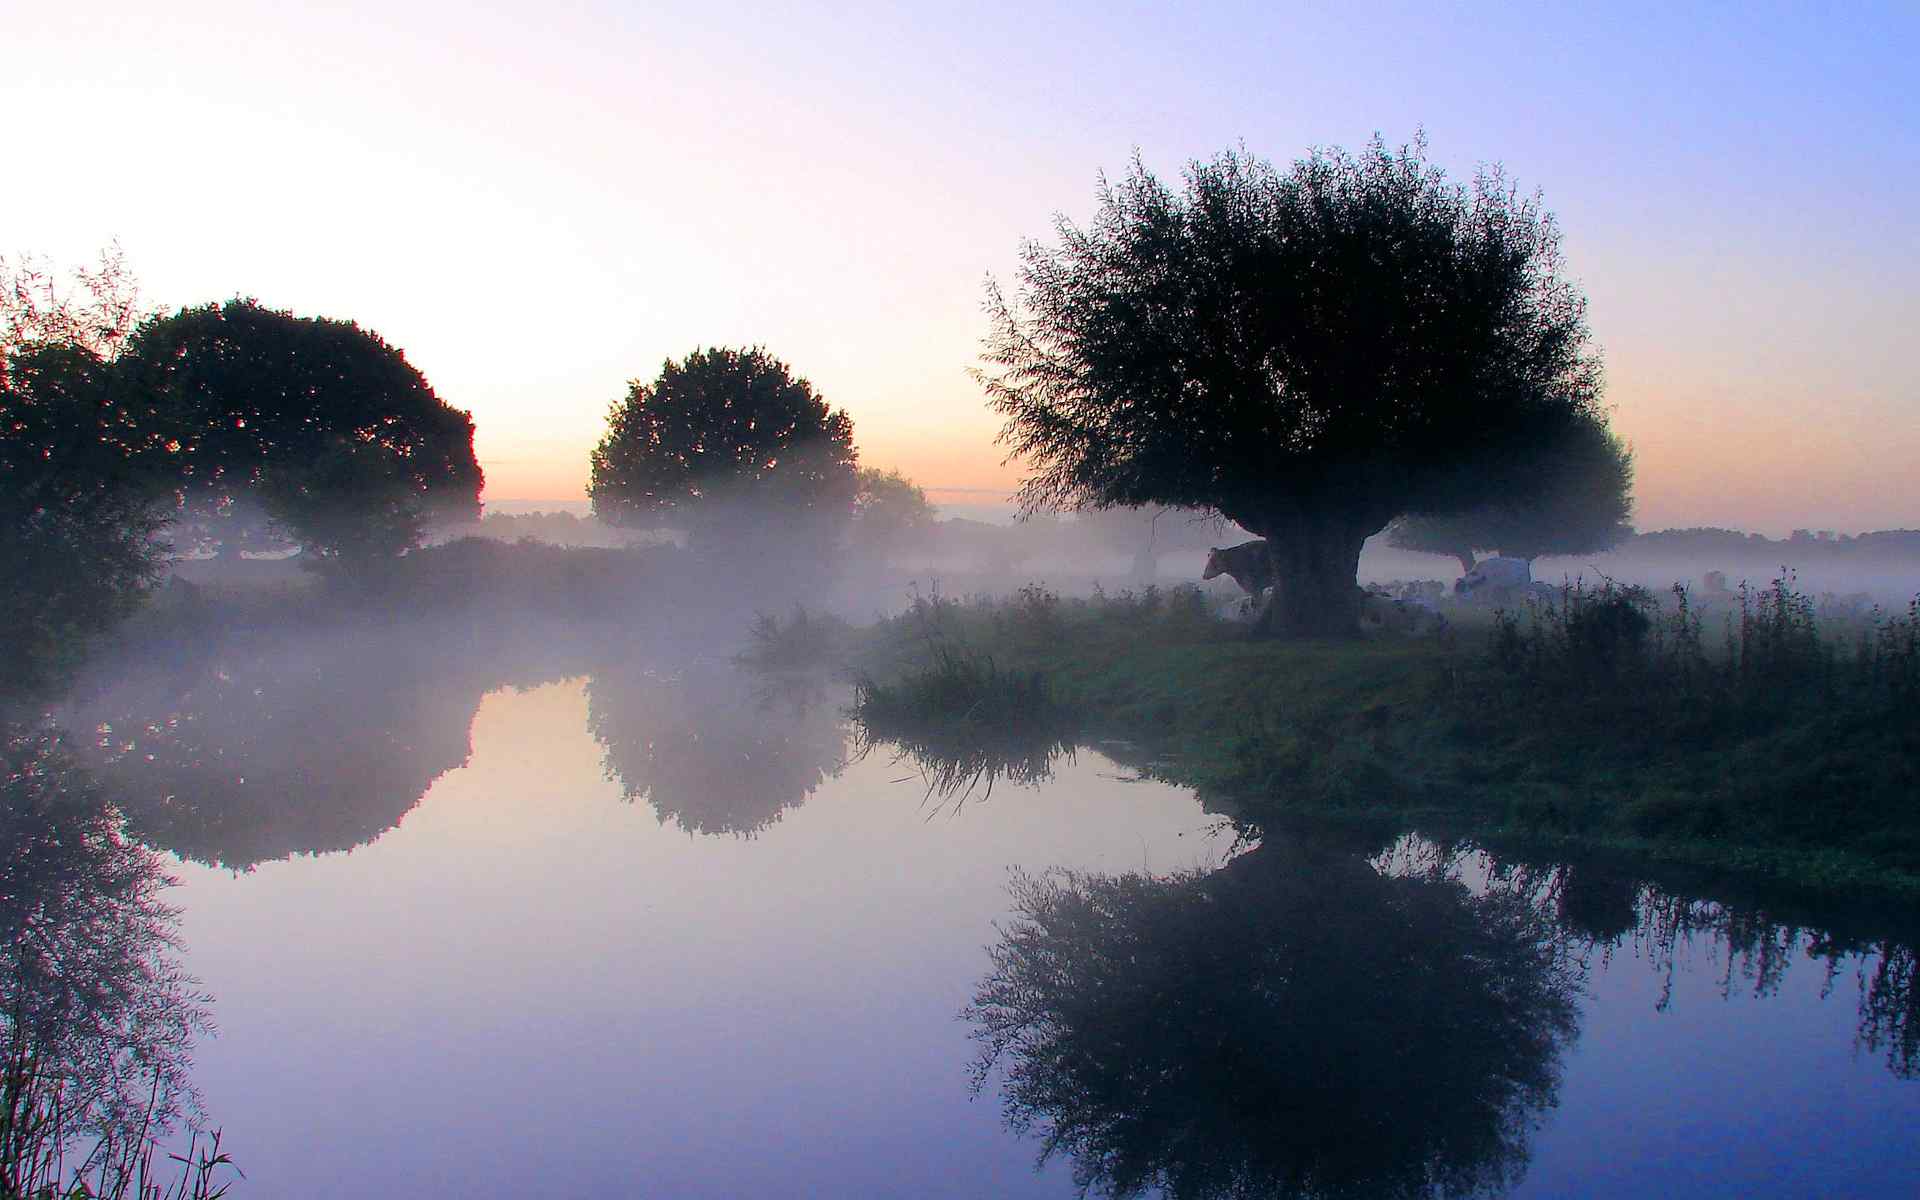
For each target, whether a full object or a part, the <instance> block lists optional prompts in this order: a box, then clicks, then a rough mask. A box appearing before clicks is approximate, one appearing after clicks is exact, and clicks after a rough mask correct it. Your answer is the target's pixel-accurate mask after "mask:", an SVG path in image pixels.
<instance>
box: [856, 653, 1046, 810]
mask: <svg viewBox="0 0 1920 1200" xmlns="http://www.w3.org/2000/svg"><path fill="white" fill-rule="evenodd" d="M853 715H854V718H855V719H856V720H857V721H858V722H859V725H860V737H861V743H862V749H863V750H864V749H868V748H871V747H872V746H874V745H875V744H877V743H880V742H892V743H894V744H896V745H898V746H899V747H900V749H901V751H902V753H903V755H904V756H905V757H908V758H911V759H913V760H914V761H915V762H916V763H917V764H919V766H920V767H921V769H922V770H923V771H925V772H926V774H927V794H928V795H929V796H935V795H937V796H939V797H940V798H941V799H943V800H946V799H954V800H955V807H956V808H958V807H959V805H960V804H964V803H965V802H966V800H967V798H968V797H969V796H971V795H972V794H973V791H974V789H975V788H977V787H980V786H981V785H982V784H984V785H985V793H984V795H991V794H992V792H993V785H994V783H995V781H996V780H999V779H1010V780H1012V781H1013V782H1014V783H1017V784H1035V783H1039V782H1042V781H1043V780H1046V779H1048V778H1050V777H1051V775H1052V773H1053V762H1054V760H1055V759H1056V758H1058V757H1059V756H1060V755H1061V754H1071V753H1072V750H1073V744H1072V741H1071V739H1070V736H1069V734H1070V731H1071V729H1072V726H1073V720H1072V716H1071V714H1070V712H1069V711H1068V710H1067V709H1066V708H1065V707H1064V706H1063V705H1061V704H1060V703H1059V702H1058V701H1056V700H1055V699H1054V697H1053V694H1052V691H1051V689H1050V688H1049V687H1048V685H1047V681H1046V678H1045V677H1044V676H1043V675H1042V674H1041V673H1040V672H1038V671H1020V670H1009V669H1006V668H1003V667H1001V666H999V665H998V664H996V663H995V662H994V660H993V659H992V658H991V657H990V656H988V655H984V654H970V653H967V652H964V651H957V650H954V649H953V648H951V647H948V646H939V647H937V648H936V649H935V651H934V655H933V663H932V665H931V666H929V667H928V668H927V669H925V670H922V671H918V672H914V673H911V674H908V675H906V676H903V677H902V678H900V679H897V680H895V681H893V682H890V683H878V682H875V681H874V680H873V679H872V678H870V677H864V676H863V677H862V678H861V679H860V680H859V681H858V682H857V683H856V685H855V703H854V708H853ZM984 795H983V798H984Z"/></svg>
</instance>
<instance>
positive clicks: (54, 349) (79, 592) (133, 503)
mask: <svg viewBox="0 0 1920 1200" xmlns="http://www.w3.org/2000/svg"><path fill="white" fill-rule="evenodd" d="M76 274H77V275H78V277H79V279H80V281H81V284H82V286H83V288H84V290H85V292H86V298H85V299H81V298H78V297H76V296H74V295H73V294H72V293H71V292H70V291H69V290H67V289H64V288H62V287H61V286H60V284H59V282H58V280H57V278H56V277H55V276H54V275H53V274H52V273H51V272H50V271H48V270H46V269H45V268H43V267H40V266H39V265H37V264H35V263H33V262H32V261H31V260H28V261H23V262H19V263H13V264H9V263H7V262H5V261H4V260H0V563H5V564H6V568H5V570H4V571H0V702H4V701H7V700H11V699H20V698H23V697H28V696H35V695H44V694H46V693H48V692H49V691H51V690H53V689H54V688H55V687H57V686H58V684H59V683H60V682H61V681H62V680H63V679H64V678H65V676H66V674H67V673H68V672H69V671H70V670H71V669H72V667H73V666H74V665H75V664H76V663H77V662H78V660H79V658H80V657H81V655H82V652H83V651H84V649H85V647H86V646H87V644H88V643H89V641H91V639H92V638H93V637H94V636H96V635H98V634H100V633H102V632H104V631H105V630H106V629H108V628H109V627H111V626H112V625H113V624H114V623H115V622H116V621H118V620H119V619H120V618H121V617H123V616H125V615H126V614H127V613H128V612H129V611H131V609H132V608H133V607H134V606H135V605H137V604H138V603H139V601H140V599H141V598H142V597H143V596H144V595H145V594H146V591H147V589H148V588H150V587H151V586H152V585H153V583H154V582H155V581H156V580H157V578H158V576H159V574H160V570H161V560H162V558H163V556H164V552H165V549H166V547H165V546H164V545H163V544H162V543H161V542H160V541H159V540H158V539H157V536H156V535H157V534H158V532H159V529H160V527H161V524H162V520H161V515H160V512H159V510H158V506H157V505H156V503H155V499H156V491H157V485H156V483H155V470H156V466H157V465H158V464H157V462H156V460H157V459H163V458H165V454H164V447H163V446H162V444H161V439H159V438H158V437H156V436H155V434H154V432H153V430H152V428H151V422H150V420H148V419H147V413H146V410H145V407H144V406H143V405H142V404H141V403H139V401H138V398H137V397H135V396H132V395H130V394H129V393H128V392H127V390H126V389H125V388H123V387H121V386H119V381H118V379H117V376H116V374H115V371H114V368H113V365H112V356H113V354H114V353H115V352H116V351H117V349H118V348H119V346H120V345H121V343H122V341H123V340H124V338H125V335H126V333H127V329H128V326H129V323H130V322H131V321H132V320H133V319H134V316H135V314H136V313H137V312H138V306H137V304H136V301H135V297H136V295H137V288H136V287H135V285H134V283H133V280H132V277H131V275H130V274H129V273H128V272H127V271H126V268H125V266H124V264H123V263H122V262H121V260H120V258H119V256H118V252H117V251H109V252H108V253H107V254H104V255H103V256H102V258H101V265H100V267H99V269H98V270H96V271H92V272H88V271H81V272H77V273H76Z"/></svg>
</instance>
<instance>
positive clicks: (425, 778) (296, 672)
mask: <svg viewBox="0 0 1920 1200" xmlns="http://www.w3.org/2000/svg"><path fill="white" fill-rule="evenodd" d="M477 657H478V656H471V655H463V654H462V653H460V651H459V649H458V648H457V647H449V646H448V645H446V644H445V639H439V640H436V639H433V638H431V637H424V636H423V635H422V634H421V633H420V631H418V630H411V629H406V630H401V629H396V630H390V631H386V632H384V633H378V634H375V633H366V632H359V633H354V634H351V635H342V636H340V637H338V638H321V639H315V640H312V641H306V642H301V643H298V644H294V645H274V646H271V647H270V648H266V649H256V650H253V651H250V652H249V651H246V650H233V649H217V650H215V651H214V652H213V653H212V654H211V655H210V656H209V657H208V658H207V659H206V660H204V661H201V662H196V663H193V664H190V665H189V666H187V667H186V668H185V669H184V670H182V671H180V672H178V673H175V674H173V675H171V676H166V675H159V674H153V675H137V674H136V675H135V676H134V677H133V678H131V679H130V680H128V681H127V682H125V683H124V684H122V685H121V686H119V687H117V688H115V689H113V690H112V691H110V692H108V693H107V694H106V695H104V696H103V697H101V698H100V699H98V700H97V701H95V702H93V703H90V704H88V705H87V706H85V708H83V709H82V710H80V711H78V712H77V713H75V714H73V718H72V719H73V720H74V721H75V723H76V724H79V725H81V726H83V727H85V728H93V729H97V731H98V738H97V741H98V748H99V754H100V758H101V762H100V770H101V772H102V774H103V776H104V777H105V778H106V779H107V780H108V782H109V783H110V784H111V785H112V786H113V787H114V789H115V791H116V793H117V794H119V795H120V796H121V797H122V801H121V803H122V806H123V807H124V808H125V809H126V812H127V817H128V821H129V824H130V825H131V827H132V829H133V831H134V832H135V833H136V834H137V835H138V836H139V837H140V838H141V839H142V840H144V841H147V842H148V843H150V844H153V845H157V846H160V847H162V848H164V849H168V850H172V851H174V852H176V853H178V854H180V855H181V856H183V857H185V858H190V859H195V860H198V861H201V862H207V863H217V864H219V865H223V866H228V867H234V868H244V867H248V866H251V865H253V864H255V863H259V862H264V861H268V860H271V859H277V858H284V857H286V856H288V855H290V854H297V853H322V852H326V851H331V850H344V849H349V848H352V847H354V846H359V845H364V844H366V843H368V842H371V841H372V840H374V839H375V838H377V837H379V836H380V835H381V834H382V833H384V832H386V831H387V830H388V829H391V828H392V827H394V826H395V825H397V824H399V822H400V819H401V818H402V817H403V816H405V815H406V813H407V812H408V811H409V810H410V809H411V808H412V807H413V806H414V804H416V803H417V802H418V801H419V799H420V797H421V795H422V794H424V793H425V792H426V790H427V787H428V786H429V785H430V784H432V782H433V781H434V780H435V779H437V778H438V777H439V776H440V775H442V774H444V773H445V772H447V771H449V770H451V769H453V768H455V767H458V766H460V765H461V764H463V763H465V762H466V760H467V756H468V754H469V753H470V743H469V741H468V733H469V729H470V727H471V725H472V722H473V714H474V710H475V709H476V708H477V707H478V705H479V702H480V698H481V696H482V695H483V694H484V693H485V692H486V691H487V690H488V687H489V686H490V683H491V681H492V680H493V679H494V678H495V676H497V675H498V674H499V670H500V668H498V667H497V666H495V665H493V664H491V663H483V662H480V661H475V659H476V658H477Z"/></svg>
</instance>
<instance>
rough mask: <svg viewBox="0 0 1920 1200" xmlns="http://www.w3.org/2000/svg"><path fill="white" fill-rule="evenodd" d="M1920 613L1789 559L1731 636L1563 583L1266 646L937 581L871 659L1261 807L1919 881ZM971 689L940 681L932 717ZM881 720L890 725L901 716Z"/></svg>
mask: <svg viewBox="0 0 1920 1200" xmlns="http://www.w3.org/2000/svg"><path fill="white" fill-rule="evenodd" d="M1916 648H1920V612H1914V611H1910V612H1908V613H1906V614H1896V615H1893V616H1886V617H1882V618H1880V619H1878V620H1876V621H1869V622H1865V623H1862V624H1857V625H1853V626H1848V627H1844V628H1832V627H1824V628H1823V627H1822V625H1821V624H1820V623H1819V622H1816V621H1815V619H1814V616H1813V613H1812V610H1811V606H1810V604H1808V603H1807V601H1806V598H1805V597H1804V596H1802V595H1800V594H1799V593H1798V592H1796V591H1795V590H1794V586H1793V581H1792V579H1791V576H1783V578H1782V579H1781V580H1780V581H1778V582H1777V583H1776V584H1775V585H1774V587H1772V588H1770V589H1766V590H1764V591H1761V592H1756V593H1752V594H1749V595H1747V596H1745V597H1743V599H1742V603H1741V604H1740V605H1739V606H1738V607H1737V608H1736V609H1735V610H1734V611H1733V612H1732V613H1731V614H1729V615H1728V616H1727V618H1726V620H1725V622H1724V628H1723V629H1720V630H1713V631H1709V630H1707V629H1705V628H1704V627H1703V622H1702V621H1701V619H1700V617H1699V614H1698V613H1697V612H1695V611H1693V609H1692V607H1691V606H1690V604H1689V603H1688V602H1687V598H1686V596H1685V595H1684V593H1682V594H1679V595H1678V596H1676V597H1675V598H1674V599H1673V600H1671V601H1669V602H1668V603H1667V604H1665V605H1662V604H1660V603H1659V602H1658V601H1657V598H1655V597H1653V596H1651V595H1649V594H1647V593H1645V592H1644V591H1643V590H1640V589H1627V588H1619V587H1616V586H1614V585H1612V584H1611V583H1603V584H1602V585H1601V586H1600V587H1598V588H1592V589H1588V588H1581V587H1572V588H1568V589H1565V590H1564V591H1563V592H1562V594H1561V596H1560V597H1559V598H1558V599H1557V600H1556V601H1555V602H1554V603H1552V604H1548V605H1541V606H1537V607H1536V608H1534V609H1532V610H1531V611H1528V612H1525V613H1518V614H1505V615H1502V616H1501V617H1500V618H1499V619H1497V620H1491V621H1484V622H1483V623H1482V624H1480V625H1478V626H1468V627H1466V628H1459V629H1457V630H1456V632H1455V634H1454V635H1453V636H1452V637H1450V638H1441V639H1430V640H1410V639H1380V640H1373V641H1343V642H1264V641H1254V640H1250V639H1248V638H1247V637H1246V636H1245V634H1244V633H1243V632H1241V631H1240V630H1239V629H1237V628H1236V627H1233V626H1229V625H1223V624H1221V623H1218V622H1214V621H1210V620H1208V619H1206V618H1205V616H1204V611H1203V610H1201V609H1200V608H1198V607H1197V606H1195V605H1194V604H1193V603H1192V602H1191V600H1190V599H1189V598H1188V597H1186V596H1184V595H1183V594H1182V593H1180V592H1179V591H1176V592H1175V593H1172V594H1166V595H1158V596H1154V597H1149V598H1143V597H1141V596H1134V595H1123V596H1120V597H1102V596H1095V597H1093V598H1090V599H1085V600H1062V599H1060V598H1059V597H1057V596H1053V595H1051V594H1050V593H1047V592H1045V591H1043V590H1041V589H1037V588H1028V589H1024V590H1023V591H1022V592H1021V593H1019V594H1017V595H1016V596H1014V597H1012V598H1010V599H1008V600H1004V601H991V600H985V599H978V598H975V599H966V600H953V599H948V598H943V597H939V596H937V595H935V596H924V597H919V598H917V599H916V601H915V603H914V604H913V605H912V606H911V607H910V608H909V610H908V611H907V612H906V613H905V614H903V615H902V616H900V617H896V618H893V619H891V620H888V621H883V622H880V623H878V624H877V625H875V626H874V627H872V628H870V629H867V630H863V631H860V634H859V637H858V649H857V653H858V655H859V656H860V662H861V666H862V668H863V669H864V670H865V671H866V672H867V673H868V677H869V679H877V680H880V681H882V684H883V685H884V684H885V683H886V682H887V681H890V680H903V681H904V680H917V679H921V678H922V677H924V676H925V675H926V674H927V673H928V671H929V670H930V664H932V663H933V662H934V661H936V659H937V658H938V656H940V655H945V656H947V657H948V658H956V657H957V658H960V659H962V660H964V659H966V658H967V657H968V656H971V657H972V658H974V659H984V660H987V661H990V662H991V663H992V664H993V665H994V669H995V670H996V671H997V672H1000V673H1002V674H1005V675H1007V676H1009V677H1018V678H1021V679H1025V680H1028V681H1029V686H1032V687H1039V686H1041V683H1042V681H1043V682H1044V688H1045V692H1046V695H1047V696H1048V698H1049V701H1050V703H1051V704H1052V705H1053V706H1054V708H1055V709H1056V710H1058V711H1059V712H1063V713H1067V714H1071V717H1072V721H1073V723H1074V724H1075V725H1077V727H1078V728H1079V730H1080V732H1081V736H1082V737H1083V738H1088V739H1094V738H1114V739H1125V740H1127V741H1131V742H1134V743H1135V744H1136V745H1138V746H1141V747H1143V748H1144V751H1145V754H1146V757H1147V759H1148V760H1149V763H1150V769H1151V770H1152V771H1153V773H1155V774H1156V775H1159V776H1162V777H1164V778H1167V779H1169V780H1173V781H1176V782H1180V783H1184V784H1188V785H1191V786H1194V787H1196V788H1199V789H1200V790H1201V791H1202V793H1203V795H1204V796H1205V798H1206V799H1207V801H1208V802H1209V804H1210V805H1211V806H1213V807H1215V808H1217V809H1219V810H1220V811H1223V812H1226V813H1229V814H1230V815H1233V816H1235V817H1237V818H1239V819H1242V820H1245V821H1247V822H1249V823H1251V824H1254V825H1258V824H1259V823H1260V822H1261V821H1263V820H1271V819H1276V818H1279V817H1281V816H1283V815H1285V816H1297V815H1303V814H1317V815H1321V816H1339V817H1363V816H1387V817H1390V818H1392V819H1394V820H1397V821H1400V822H1402V823H1413V822H1429V823H1433V824H1435V825H1444V826H1446V827H1448V828H1450V829H1452V830H1454V831H1456V832H1459V833H1464V834H1468V835H1472V836H1481V837H1487V838H1495V837H1498V838H1505V839H1509V840H1522V841H1527V842H1531V843H1535V844H1551V845H1557V846H1561V847H1566V848H1588V849H1600V848H1605V849H1608V850H1610V851H1614V852H1623V853H1628V854H1631V855H1634V856H1637V857H1643V858H1650V859H1658V860H1666V861H1670V862H1676V863H1688V864H1693V865H1698V866H1706V867H1714V868H1730V869H1733V870H1735V871H1738V872H1741V873H1743V874H1752V875H1759V876H1766V877H1770V878H1773V879H1777V880H1781V881H1785V882H1789V883H1793V884H1796V885H1803V886H1810V887H1814V888H1821V889H1869V890H1874V891H1879V892H1888V891H1891V892H1896V893H1900V894H1902V895H1904V896H1907V897H1908V898H1911V899H1915V900H1920V704H1917V703H1916V700H1920V653H1916ZM971 704H972V701H970V700H967V699H965V698H964V697H961V696H957V695H942V694H941V693H939V692H938V691H936V690H933V689H931V688H929V689H927V690H925V691H923V692H921V693H920V694H919V701H918V713H917V716H916V720H917V721H918V722H919V724H918V725H917V726H916V728H919V729H923V730H924V729H932V728H937V727H938V726H939V724H940V721H941V718H942V714H946V715H947V716H948V717H950V718H953V717H956V716H957V717H958V719H957V720H955V721H953V722H952V728H951V729H950V730H948V732H947V736H948V738H949V742H950V746H949V749H951V748H952V746H957V745H959V744H961V743H962V742H964V740H965V738H966V736H968V735H969V732H970V730H969V724H970V722H971V720H972V718H971V717H968V716H966V715H965V714H967V713H969V712H971V711H973V710H972V709H971V707H970V705H971ZM874 734H875V736H877V737H883V738H886V737H890V736H891V735H890V734H889V733H888V731H887V727H886V726H885V725H877V726H876V727H875V728H874Z"/></svg>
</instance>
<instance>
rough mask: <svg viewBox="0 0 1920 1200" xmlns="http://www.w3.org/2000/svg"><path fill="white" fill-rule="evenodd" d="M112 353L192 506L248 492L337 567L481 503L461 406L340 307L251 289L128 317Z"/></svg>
mask: <svg viewBox="0 0 1920 1200" xmlns="http://www.w3.org/2000/svg"><path fill="white" fill-rule="evenodd" d="M119 365H120V368H121V370H122V373H123V374H124V375H125V377H126V379H127V386H128V387H129V388H131V389H132V390H133V391H134V393H135V394H138V395H143V396H147V397H151V398H152V402H153V404H154V405H155V406H156V407H155V411H156V413H157V419H158V420H159V421H160V422H161V424H162V426H163V428H164V429H165V431H166V434H167V437H168V439H169V443H170V448H171V449H172V450H173V451H174V453H175V455H176V457H177V464H178V465H177V470H176V478H177V480H178V486H179V490H180V498H181V501H182V503H183V504H184V505H186V506H187V507H188V509H189V510H190V511H200V512H206V511H209V510H219V509H221V508H223V507H225V506H228V505H232V504H234V503H236V502H239V501H243V500H257V501H259V502H260V503H261V504H262V505H263V506H264V507H265V509H266V511H267V512H268V514H269V515H270V516H271V517H272V518H273V519H274V520H275V522H276V523H277V524H279V525H281V526H282V527H284V528H285V529H286V530H287V531H288V532H289V533H290V534H291V535H292V536H293V537H294V538H295V539H296V540H297V541H299V542H300V543H302V545H303V546H304V547H305V549H306V550H307V551H308V552H309V553H310V554H313V555H314V556H315V557H316V558H317V559H319V560H320V561H322V562H332V563H339V564H344V565H350V566H358V565H364V564H365V563H367V562H370V561H375V560H379V559H382V558H391V557H392V556H394V555H396V554H398V553H400V552H401V551H403V550H405V549H407V548H409V547H411V546H414V545H416V544H418V542H419V539H420V536H421V534H422V533H423V531H424V530H425V528H426V527H427V526H428V525H429V524H430V523H433V522H436V521H470V520H473V519H476V518H477V517H478V516H479V496H480V488H481V485H482V482H483V480H482V476H481V472H480V466H479V463H478V462H477V461H476V460H475V459H474V455H473V420H472V418H471V417H469V416H468V415H467V414H466V413H464V412H461V411H460V410H459V409H456V408H453V407H451V406H450V405H448V404H447V403H446V402H444V401H442V400H441V399H440V398H439V397H438V396H436V395H435V394H434V391H433V388H432V387H431V386H430V385H429V384H428V383H427V380H426V378H425V377H424V376H422V375H421V374H420V372H419V371H418V370H416V369H415V368H414V367H413V366H412V364H410V363H408V362H407V359H406V355H405V354H403V353H402V352H401V351H399V350H398V349H396V348H394V347H392V346H390V345H388V344H387V343H386V342H385V341H383V340H382V339H381V338H380V337H379V335H377V334H375V333H372V332H371V331H368V330H364V329H361V328H360V327H359V326H358V325H356V324H354V323H353V322H351V321H337V320H330V319H327V318H322V317H298V316H294V315H293V314H292V313H288V312H283V311H280V310H277V309H271V308H267V307H265V306H263V305H260V304H258V303H256V302H255V301H252V300H230V301H227V302H226V303H224V304H207V305H203V306H201V307H198V308H184V309H181V310H180V311H178V312H176V313H174V314H172V315H171V316H166V317H160V318H157V319H154V320H151V321H148V322H146V323H145V324H143V325H142V326H141V327H140V328H139V329H137V330H136V331H135V332H134V334H133V336H132V337H131V338H130V339H129V340H128V344H127V348H126V351H125V353H124V354H123V355H122V356H121V359H120V363H119Z"/></svg>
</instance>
